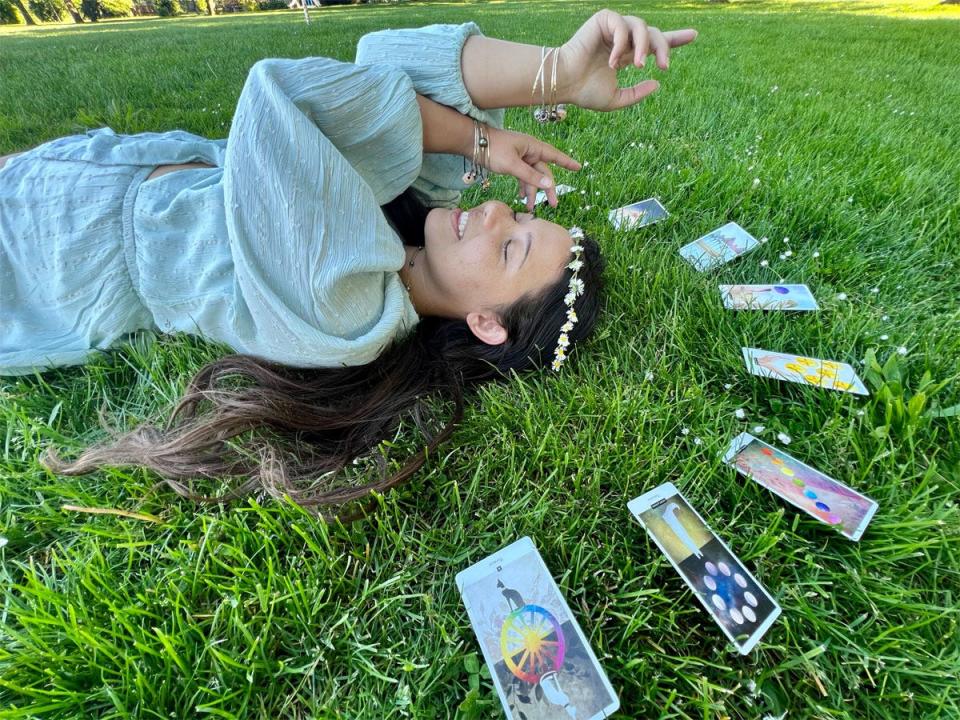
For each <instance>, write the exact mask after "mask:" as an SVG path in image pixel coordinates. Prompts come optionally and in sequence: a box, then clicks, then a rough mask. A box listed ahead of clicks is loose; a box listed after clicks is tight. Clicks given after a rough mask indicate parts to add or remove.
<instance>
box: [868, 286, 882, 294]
mask: <svg viewBox="0 0 960 720" xmlns="http://www.w3.org/2000/svg"><path fill="white" fill-rule="evenodd" d="M870 292H872V293H873V294H874V295H876V294H877V293H878V292H880V288H878V287H875V288H870Z"/></svg>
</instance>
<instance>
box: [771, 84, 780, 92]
mask: <svg viewBox="0 0 960 720" xmlns="http://www.w3.org/2000/svg"><path fill="white" fill-rule="evenodd" d="M779 89H780V86H779V85H774V86H773V87H772V88H770V92H772V93H775V92H776V91H777V90H779Z"/></svg>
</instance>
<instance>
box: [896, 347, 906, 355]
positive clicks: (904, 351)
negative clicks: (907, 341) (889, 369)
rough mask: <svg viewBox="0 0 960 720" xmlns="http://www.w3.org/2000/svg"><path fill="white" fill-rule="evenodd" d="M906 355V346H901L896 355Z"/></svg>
mask: <svg viewBox="0 0 960 720" xmlns="http://www.w3.org/2000/svg"><path fill="white" fill-rule="evenodd" d="M906 354H907V346H906V345H901V346H900V347H898V348H897V355H906Z"/></svg>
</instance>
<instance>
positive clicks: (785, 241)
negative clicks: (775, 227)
mask: <svg viewBox="0 0 960 720" xmlns="http://www.w3.org/2000/svg"><path fill="white" fill-rule="evenodd" d="M783 244H784V245H789V244H790V238H788V237H785V238H784V239H783Z"/></svg>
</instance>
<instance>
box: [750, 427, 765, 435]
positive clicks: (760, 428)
mask: <svg viewBox="0 0 960 720" xmlns="http://www.w3.org/2000/svg"><path fill="white" fill-rule="evenodd" d="M766 429H767V426H766V425H754V426H753V432H755V433H756V434H757V435H759V434H760V433H762V432H763V431H764V430H766Z"/></svg>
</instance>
